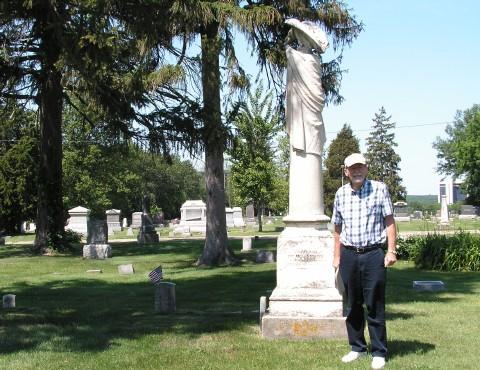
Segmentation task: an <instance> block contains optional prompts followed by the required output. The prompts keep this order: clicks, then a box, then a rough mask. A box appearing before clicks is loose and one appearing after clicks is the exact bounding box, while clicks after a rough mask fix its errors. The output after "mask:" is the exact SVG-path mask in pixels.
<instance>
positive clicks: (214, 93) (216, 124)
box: [197, 23, 237, 266]
mask: <svg viewBox="0 0 480 370" xmlns="http://www.w3.org/2000/svg"><path fill="white" fill-rule="evenodd" d="M219 56H220V40H219V38H218V24H216V23H211V24H210V25H208V26H207V27H206V29H205V30H204V32H203V33H202V88H203V114H204V116H203V119H204V125H205V131H204V143H205V185H206V190H207V213H206V218H207V234H206V236H205V246H204V248H203V253H202V255H201V256H200V257H199V259H198V261H197V265H206V266H213V265H219V264H235V263H236V262H237V260H236V258H235V255H234V253H233V251H232V250H231V249H230V247H229V245H228V236H227V222H226V216H225V187H224V185H225V184H224V170H223V151H224V147H225V140H226V139H225V131H224V128H223V125H222V118H221V109H220V66H219Z"/></svg>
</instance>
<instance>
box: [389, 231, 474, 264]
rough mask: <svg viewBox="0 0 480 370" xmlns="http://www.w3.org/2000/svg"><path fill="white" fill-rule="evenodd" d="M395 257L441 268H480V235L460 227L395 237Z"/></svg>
mask: <svg viewBox="0 0 480 370" xmlns="http://www.w3.org/2000/svg"><path fill="white" fill-rule="evenodd" d="M397 244H398V257H399V258H400V259H405V260H411V261H414V263H415V266H416V267H418V268H422V269H428V270H441V271H480V235H476V234H470V233H468V232H464V231H460V232H457V233H455V234H453V235H445V234H437V233H434V234H428V235H426V236H416V237H409V238H406V239H402V238H399V240H398V243H397Z"/></svg>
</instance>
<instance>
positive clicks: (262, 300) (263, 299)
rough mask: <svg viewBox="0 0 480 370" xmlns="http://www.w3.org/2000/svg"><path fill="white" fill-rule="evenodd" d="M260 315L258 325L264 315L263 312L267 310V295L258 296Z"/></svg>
mask: <svg viewBox="0 0 480 370" xmlns="http://www.w3.org/2000/svg"><path fill="white" fill-rule="evenodd" d="M259 311H260V317H259V322H260V325H261V324H262V317H263V315H265V312H266V311H267V297H265V296H261V297H260V310H259Z"/></svg>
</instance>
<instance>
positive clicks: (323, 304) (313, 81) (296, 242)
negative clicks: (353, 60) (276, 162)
mask: <svg viewBox="0 0 480 370" xmlns="http://www.w3.org/2000/svg"><path fill="white" fill-rule="evenodd" d="M286 23H287V24H288V25H290V26H291V27H292V28H291V30H290V32H289V37H288V39H287V44H288V42H290V41H292V40H296V41H297V45H298V47H297V49H294V48H293V47H291V46H287V50H286V53H287V60H288V68H287V91H286V118H287V130H288V134H289V137H290V180H289V181H290V183H289V214H288V215H287V216H286V217H284V219H283V220H284V222H285V224H286V227H285V229H284V231H283V232H282V233H281V234H280V236H279V238H278V241H277V286H276V288H275V289H274V290H273V292H272V294H271V296H270V298H269V307H268V309H267V311H266V313H265V314H264V315H263V316H262V335H263V336H264V337H266V338H345V337H346V328H345V318H344V317H343V302H342V296H341V295H340V293H339V291H338V290H337V288H336V287H335V271H334V269H333V266H332V262H333V236H332V233H331V232H330V231H329V230H328V228H327V224H328V221H329V218H328V217H327V216H326V215H325V213H324V203H323V178H322V172H321V168H322V151H323V144H324V143H325V128H324V124H323V119H322V109H323V106H324V100H325V94H324V92H323V89H322V75H321V61H320V58H319V57H318V56H317V55H315V54H314V53H313V52H312V49H315V50H316V51H317V52H318V53H323V52H324V51H325V49H326V48H327V46H328V41H327V38H326V35H325V33H324V32H323V31H322V30H321V29H320V28H318V27H317V26H315V25H314V24H313V23H310V22H301V21H299V20H297V19H289V20H287V21H286ZM305 174H308V176H305Z"/></svg>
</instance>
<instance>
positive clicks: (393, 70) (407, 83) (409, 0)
mask: <svg viewBox="0 0 480 370" xmlns="http://www.w3.org/2000/svg"><path fill="white" fill-rule="evenodd" d="M346 3H347V5H348V7H349V8H351V9H352V14H354V15H355V16H356V18H357V19H358V20H359V21H362V22H363V23H364V31H363V32H362V33H361V34H360V35H359V37H358V39H357V40H355V41H354V42H353V44H352V46H351V47H350V48H347V49H345V50H344V53H343V62H342V68H343V69H347V70H348V73H345V74H344V77H343V81H342V87H341V94H342V95H343V97H344V98H345V101H344V102H343V103H342V104H341V105H339V106H327V107H325V109H324V114H323V117H324V122H325V125H326V131H327V145H328V144H329V142H330V141H331V140H332V139H333V138H335V136H336V134H337V132H338V131H339V130H340V129H341V128H342V126H343V124H344V123H348V124H350V126H351V127H352V130H353V131H354V134H355V136H356V137H358V138H359V139H360V147H361V150H362V151H365V149H366V148H365V145H366V144H365V142H366V138H367V136H368V134H369V131H370V129H371V127H372V118H373V117H374V115H375V113H377V112H378V111H379V109H380V107H382V106H383V107H385V109H386V111H387V114H389V115H391V116H392V118H391V121H392V122H396V124H397V129H396V130H395V138H396V142H397V144H398V147H397V149H396V151H397V153H398V154H399V155H400V157H401V158H402V161H401V162H400V168H401V173H400V175H401V176H402V178H403V183H404V185H405V186H406V188H407V192H408V194H410V195H425V194H437V192H438V182H439V181H440V180H441V178H442V176H440V175H438V174H437V173H436V172H435V168H436V165H437V158H436V153H437V152H436V150H434V149H433V148H432V143H433V142H434V141H435V139H436V137H437V136H442V137H445V134H444V133H445V127H446V123H448V122H452V121H453V119H454V117H455V114H456V112H457V110H465V109H467V108H470V107H471V106H472V105H473V104H475V103H480V73H479V72H480V71H479V68H478V66H479V65H480V46H479V44H480V27H479V26H478V19H477V18H478V15H479V14H480V1H476V0H459V1H451V0H450V1H446V0H440V1H434V0H403V1H393V0H384V1H380V0H377V1H375V0H355V1H349V0H346ZM242 54H243V53H242ZM249 54H250V53H245V54H243V55H240V59H241V61H242V63H246V67H247V68H246V69H247V73H251V74H256V73H257V72H256V71H255V67H253V66H254V65H255V57H251V58H249ZM332 57H333V56H332V54H331V53H330V54H329V53H328V52H327V54H326V55H325V58H324V59H325V61H326V60H329V59H331V58H332Z"/></svg>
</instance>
